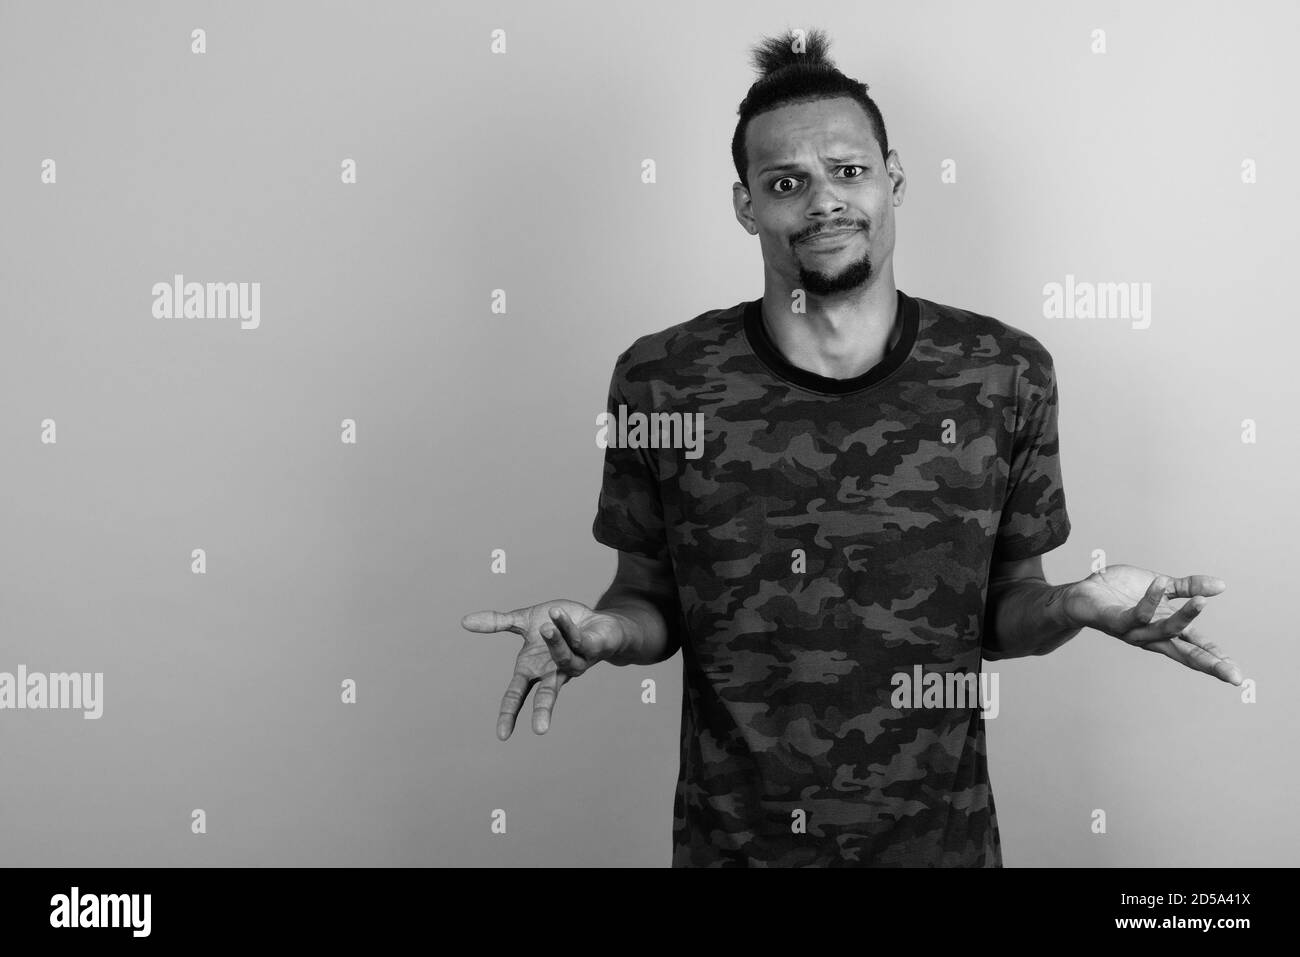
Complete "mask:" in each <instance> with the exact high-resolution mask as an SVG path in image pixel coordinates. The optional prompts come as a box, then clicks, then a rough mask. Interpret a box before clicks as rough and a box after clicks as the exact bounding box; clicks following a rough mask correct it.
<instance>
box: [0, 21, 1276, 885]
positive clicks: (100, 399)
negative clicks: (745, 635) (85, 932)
mask: <svg viewBox="0 0 1300 957" xmlns="http://www.w3.org/2000/svg"><path fill="white" fill-rule="evenodd" d="M813 27H817V28H821V29H824V30H825V31H826V32H827V35H828V36H829V37H830V38H831V41H832V47H831V55H832V56H833V57H834V59H835V62H836V64H837V65H838V66H839V67H840V68H841V69H843V70H844V71H845V72H846V73H848V74H850V75H851V76H854V77H857V78H859V79H862V80H864V81H866V82H867V83H869V84H870V89H871V94H872V96H873V97H874V98H875V99H876V101H877V102H878V103H879V104H880V106H881V109H882V111H883V113H884V117H885V120H886V122H887V124H888V131H889V141H890V145H891V146H893V147H894V148H896V149H897V150H898V153H899V157H900V159H901V162H902V165H903V168H904V169H905V171H906V174H907V177H908V188H907V194H906V200H905V202H904V203H903V205H902V206H901V207H899V208H898V209H897V210H896V216H897V248H896V256H895V265H896V278H897V282H898V286H899V288H900V289H902V290H904V291H905V292H907V293H908V294H910V295H912V296H919V297H923V298H926V299H929V300H932V301H936V302H941V303H947V304H951V305H954V306H958V307H961V308H964V309H969V310H972V311H975V312H978V313H982V314H985V315H989V316H994V317H996V318H998V319H1000V320H1001V321H1003V322H1005V323H1008V324H1010V325H1012V326H1015V327H1016V328H1019V329H1022V330H1024V331H1026V332H1028V333H1030V334H1031V335H1033V336H1034V337H1035V338H1037V339H1038V340H1039V341H1040V342H1041V343H1042V344H1043V345H1044V346H1046V348H1047V349H1048V350H1050V352H1051V355H1052V357H1053V359H1054V361H1055V369H1056V375H1057V380H1058V384H1059V409H1060V411H1059V429H1060V443H1061V445H1060V455H1061V458H1060V461H1061V467H1062V475H1063V481H1064V488H1065V496H1066V501H1067V502H1068V507H1069V514H1070V518H1071V520H1072V525H1073V530H1072V533H1071V535H1070V538H1069V540H1068V542H1067V543H1066V544H1064V545H1063V546H1061V547H1060V548H1058V549H1056V550H1054V551H1052V552H1050V553H1048V554H1047V555H1046V557H1045V561H1044V567H1045V570H1046V573H1047V577H1048V580H1049V581H1051V582H1054V583H1059V582H1067V581H1075V580H1078V579H1081V578H1083V577H1085V576H1087V575H1088V574H1089V573H1090V572H1091V571H1092V570H1093V569H1094V568H1096V567H1097V563H1098V562H1099V561H1107V562H1112V563H1114V562H1129V563H1133V564H1137V565H1141V566H1143V567H1145V568H1152V569H1159V570H1161V571H1167V572H1169V573H1172V574H1177V575H1188V574H1195V573H1205V574H1211V575H1216V576H1218V577H1221V578H1222V579H1223V580H1224V581H1226V582H1227V584H1228V589H1227V591H1226V592H1225V593H1224V594H1223V595H1222V596H1220V597H1218V598H1216V599H1214V600H1213V601H1212V602H1211V603H1210V606H1209V608H1208V609H1207V610H1206V612H1205V613H1204V614H1203V615H1202V616H1201V618H1200V619H1199V621H1198V626H1199V627H1201V628H1202V629H1203V630H1204V631H1205V632H1206V633H1207V634H1209V635H1210V636H1211V637H1212V638H1213V639H1214V640H1215V641H1216V642H1217V643H1218V644H1219V645H1220V647H1221V648H1222V649H1223V650H1224V651H1225V652H1226V653H1227V654H1229V655H1230V656H1231V657H1232V658H1233V659H1234V660H1235V661H1236V662H1238V663H1239V665H1240V666H1241V667H1242V670H1243V672H1244V674H1245V676H1246V677H1247V678H1248V679H1250V684H1249V685H1248V686H1244V687H1242V688H1236V687H1233V686H1231V685H1228V684H1226V683H1223V682H1221V681H1217V680H1215V679H1214V678H1212V677H1210V676H1207V675H1204V674H1198V673H1196V672H1194V671H1191V670H1189V669H1187V668H1184V667H1181V666H1180V665H1178V664H1176V663H1174V662H1173V661H1171V660H1170V659H1168V658H1166V657H1163V656H1161V655H1157V654H1150V653H1146V652H1143V651H1141V650H1138V649H1136V648H1132V647H1129V646H1127V645H1125V644H1124V643H1122V642H1120V641H1118V640H1116V639H1114V638H1111V637H1108V636H1106V635H1103V634H1100V633H1098V632H1095V631H1084V632H1082V633H1081V634H1080V635H1079V636H1077V637H1076V638H1075V639H1074V640H1073V641H1071V642H1070V643H1069V644H1067V645H1066V646H1065V647H1063V648H1062V649H1060V650H1059V651H1056V652H1054V653H1052V654H1050V655H1047V656H1042V657H1030V658H1024V659H1015V660H1006V661H998V662H988V663H986V665H985V667H986V668H995V669H996V670H997V672H998V673H999V675H1000V684H999V691H1000V702H999V711H998V714H997V716H996V717H994V718H991V719H989V720H988V722H987V728H988V753H989V768H990V775H991V779H992V786H993V792H994V795H995V797H996V801H997V811H998V819H999V824H1000V827H1001V839H1002V848H1003V855H1004V860H1005V863H1006V864H1007V865H1008V866H1017V865H1044V864H1046V865H1075V864H1078V865H1094V866H1133V865H1211V866H1214V865H1280V864H1291V863H1294V862H1295V861H1296V860H1297V852H1300V825H1297V823H1296V818H1295V815H1294V814H1293V813H1292V805H1293V803H1294V795H1295V791H1296V788H1297V786H1300V774H1298V773H1297V768H1296V762H1295V741H1296V738H1297V731H1300V727H1298V724H1300V722H1298V720H1297V714H1298V713H1300V712H1298V709H1297V707H1296V704H1295V694H1294V691H1295V681H1296V679H1297V677H1298V675H1297V664H1298V663H1300V642H1297V640H1296V637H1295V635H1294V634H1293V630H1294V629H1293V627H1292V617H1293V616H1292V614H1291V605H1292V600H1293V595H1292V592H1291V590H1290V589H1289V588H1288V585H1287V583H1288V581H1289V576H1290V571H1291V565H1290V560H1291V553H1290V551H1289V549H1292V548H1294V547H1295V543H1296V541H1297V539H1298V538H1300V527H1298V523H1297V509H1296V506H1295V480H1296V476H1297V474H1298V471H1300V459H1298V457H1297V449H1296V426H1295V418H1296V414H1297V411H1298V410H1300V409H1298V405H1297V389H1296V385H1295V372H1294V365H1295V356H1296V354H1297V348H1298V347H1300V333H1298V332H1297V322H1298V319H1297V312H1296V307H1295V305H1294V303H1295V295H1296V287H1295V278H1294V277H1295V275H1296V269H1295V266H1296V263H1297V261H1300V240H1298V239H1297V230H1296V228H1295V224H1296V222H1297V214H1298V213H1300V204H1298V203H1297V186H1296V182H1297V180H1296V175H1295V168H1296V165H1297V160H1298V159H1300V133H1297V129H1296V125H1295V123H1294V122H1293V121H1292V119H1291V118H1292V116H1293V114H1294V112H1295V110H1294V102H1293V101H1294V91H1295V88H1296V72H1295V59H1294V57H1295V49H1296V42H1297V38H1298V35H1300V31H1298V27H1300V10H1298V9H1297V7H1296V6H1295V5H1294V4H1290V3H1285V2H1280V0H1279V2H1275V3H1265V2H1255V3H1247V4H1245V5H1244V6H1243V5H1241V4H1231V5H1230V4H1228V3H1210V2H1197V3H1172V2H1170V3H1149V4H1142V5H1139V6H1134V5H1132V4H1125V3H1118V2H1117V3H1103V2H1095V3H1092V2H1090V3H1072V4H1041V3H1033V2H1017V3H1006V2H999V3H991V2H984V3H965V2H952V3H937V2H922V3H908V4H904V5H897V4H895V5H888V4H877V3H808V4H800V5H796V6H791V5H788V4H779V3H773V2H745V3H739V2H734V3H708V4H700V3H686V2H670V3H658V2H657V3H630V2H617V3H614V2H609V3H606V2H602V3H595V2H587V3H575V2H547V3H497V4H470V3H447V2H439V3H418V2H391V0H389V2H382V3H368V4H355V3H307V2H293V3H289V2H282V3H274V4H261V3H252V2H243V3H221V4H216V3H161V2H157V3H143V2H131V3H115V4H102V3H89V2H85V3H69V2H57V3H38V2H32V0H5V2H4V3H3V4H0V117H2V118H3V123H2V128H3V132H2V133H0V137H2V139H0V147H2V148H0V264H2V265H0V316H2V320H3V321H2V324H0V408H3V415H2V416H0V449H2V450H3V466H2V467H0V673H4V674H7V675H10V676H11V678H10V679H9V680H10V687H11V689H13V688H17V687H19V685H18V680H19V675H20V674H21V675H24V676H27V680H28V681H29V680H30V676H31V675H37V674H39V675H44V676H47V677H48V676H49V675H74V676H77V677H84V678H85V679H86V680H85V681H84V682H72V680H71V679H70V678H69V679H66V681H65V680H64V679H58V678H55V679H51V683H50V685H49V686H48V687H47V688H46V695H45V697H43V698H31V697H24V698H23V704H24V706H23V707H19V706H17V704H16V703H14V706H13V707H7V708H5V709H3V710H0V862H2V863H4V864H6V865H77V866H103V865H177V866H213V865H216V866H222V865H299V864H302V865H328V866H346V865H399V866H411V865H449V866H534V865H540V864H560V865H573V866H588V865H617V866H653V867H659V866H667V865H668V863H669V860H670V857H671V827H672V813H673V794H674V785H675V779H676V775H677V762H678V727H679V724H678V722H679V718H680V708H681V668H682V661H681V656H680V654H678V655H676V656H674V657H673V658H671V659H669V660H667V661H664V662H662V663H660V664H658V665H654V666H652V667H614V666H612V665H608V664H603V665H600V666H598V667H597V668H596V669H594V670H593V671H591V672H590V673H589V674H586V675H583V676H582V677H580V678H577V679H575V680H573V681H571V682H570V683H569V684H568V685H566V686H565V687H564V688H563V690H562V691H561V693H560V696H559V700H558V703H557V705H556V709H555V713H554V721H553V723H552V725H551V728H550V730H549V731H548V732H547V733H546V734H544V735H537V734H534V733H533V731H532V730H531V721H530V715H531V700H530V701H529V702H528V703H527V704H526V705H525V710H524V713H523V715H522V716H521V719H520V721H519V725H518V727H517V728H516V730H515V733H514V735H513V736H512V737H511V738H510V739H509V740H508V741H506V742H502V741H499V740H498V739H497V737H496V734H495V728H496V720H497V711H498V707H499V704H500V701H501V696H502V693H503V691H504V690H505V687H506V685H507V682H508V681H509V678H510V675H511V671H512V668H513V663H514V657H515V653H516V651H517V650H518V647H519V643H520V639H518V638H517V637H515V636H513V635H510V634H498V635H475V634H471V633H469V632H468V631H466V630H464V629H462V628H461V626H460V619H461V617H462V616H463V615H464V614H466V613H467V612H470V611H475V610H479V609H486V608H495V609H500V610H509V609H512V608H517V607H520V606H524V605H531V604H534V603H536V602H540V601H543V600H546V599H551V598H560V597H563V598H571V599H575V600H578V601H583V602H586V603H588V604H592V603H594V602H595V601H596V599H597V598H598V597H599V595H600V594H601V592H602V591H603V590H604V589H605V588H606V587H607V586H608V585H609V583H610V581H611V579H612V576H613V573H614V566H615V558H616V554H615V552H613V551H611V550H610V549H609V548H607V547H605V546H603V545H601V544H599V543H597V542H596V541H595V540H594V539H593V537H592V531H591V526H592V519H593V517H594V515H595V508H596V502H597V496H598V493H599V489H600V483H601V471H602V456H603V453H602V451H601V449H600V448H599V447H598V445H597V443H596V441H595V438H596V431H597V428H596V424H595V420H596V416H597V414H598V413H600V412H602V411H604V409H605V402H606V393H607V388H608V385H609V380H610V374H611V371H612V369H613V366H614V361H615V359H616V357H617V356H618V355H619V353H620V352H622V351H623V350H624V349H626V348H627V347H628V346H629V345H630V344H631V342H632V341H633V340H634V339H636V338H637V337H638V336H641V335H644V334H646V333H650V332H655V331H658V330H661V329H664V328H665V327H667V326H671V325H674V324H677V323H680V322H683V321H685V320H687V319H690V318H692V317H693V316H696V315H699V314H700V313H702V312H705V311H707V310H710V309H719V308H723V307H728V306H732V305H734V304H736V303H738V302H740V301H741V300H748V299H755V298H757V297H759V296H761V295H762V292H763V273H762V259H761V257H760V252H759V246H758V241H757V239H756V237H754V236H752V235H750V234H748V233H747V232H745V231H744V230H743V229H742V228H741V227H740V225H739V224H738V223H737V221H736V218H735V215H734V213H733V209H732V199H731V186H732V183H733V182H734V181H735V178H736V177H735V171H734V169H733V168H732V167H731V156H730V152H729V146H730V138H731V134H732V131H733V129H734V125H735V122H736V109H737V105H738V104H739V102H740V100H741V99H742V97H743V96H744V94H745V92H746V90H747V89H748V87H749V84H750V83H751V82H752V81H753V79H754V74H753V71H752V69H751V67H750V65H749V63H748V59H747V57H748V50H749V48H750V46H751V45H752V44H753V43H754V42H755V41H756V40H757V39H758V38H759V37H761V36H763V35H771V34H775V33H781V32H784V31H787V30H793V29H800V28H803V29H810V28H813ZM190 284H200V286H199V288H201V289H202V290H203V291H204V295H203V296H201V297H192V296H190V295H189V291H188V290H189V287H190ZM1089 284H1091V286H1092V287H1093V288H1095V289H1103V288H1105V289H1112V290H1113V289H1118V288H1120V287H1122V288H1123V290H1124V291H1125V294H1126V305H1125V306H1124V307H1123V308H1120V309H1117V310H1116V309H1112V310H1106V309H1073V308H1064V309H1056V308H1054V307H1053V298H1054V296H1057V297H1060V298H1059V301H1063V302H1067V303H1070V304H1075V303H1076V302H1077V301H1079V300H1078V299H1077V298H1076V296H1075V295H1074V291H1077V290H1080V289H1083V288H1085V286H1087V285H1089ZM1053 290H1056V292H1055V293H1054V292H1053ZM1129 293H1131V295H1128V294H1129ZM200 299H201V300H202V302H201V303H200V302H199V300H200ZM191 301H193V302H194V303H195V306H194V308H193V309H189V308H187V305H186V304H187V303H188V302H191ZM214 301H215V306H216V308H211V309H210V308H208V306H209V303H211V302H214ZM647 679H653V682H652V684H647V683H646V680H647ZM74 685H75V687H74ZM22 687H23V689H24V690H26V689H28V688H30V687H31V685H29V684H28V683H27V681H24V683H23V685H22ZM74 691H77V692H78V693H81V701H80V704H79V705H78V704H77V703H76V702H75V701H72V699H71V695H72V693H73V692H74ZM56 704H58V705H60V706H59V707H55V706H54V705H56ZM28 705H31V706H28ZM1098 810H1101V811H1103V812H1104V821H1105V825H1104V828H1102V829H1099V828H1098V827H1097V826H1096V824H1097V821H1098V817H1097V814H1096V812H1097V811H1098Z"/></svg>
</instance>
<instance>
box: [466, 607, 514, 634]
mask: <svg viewBox="0 0 1300 957" xmlns="http://www.w3.org/2000/svg"><path fill="white" fill-rule="evenodd" d="M523 624H524V622H523V620H522V619H521V618H520V615H519V610H518V609H517V610H515V611H472V612H470V613H469V614H468V615H466V616H465V617H464V618H462V619H461V620H460V626H461V627H462V628H464V629H465V630H466V631H476V632H478V633H479V634H484V635H486V634H491V633H492V632H497V631H513V632H514V633H515V634H517V635H521V634H523Z"/></svg>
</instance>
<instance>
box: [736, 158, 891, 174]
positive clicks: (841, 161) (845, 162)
mask: <svg viewBox="0 0 1300 957" xmlns="http://www.w3.org/2000/svg"><path fill="white" fill-rule="evenodd" d="M826 161H827V162H828V163H831V164H832V165H835V166H868V165H870V164H869V163H868V161H867V160H866V159H862V158H859V157H856V156H828V157H826ZM800 168H801V167H800V166H799V164H798V163H786V164H784V165H781V166H765V167H763V168H762V169H761V170H759V171H758V175H759V176H766V175H767V174H768V173H780V172H782V171H784V170H788V169H800Z"/></svg>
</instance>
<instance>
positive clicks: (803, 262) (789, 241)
mask: <svg viewBox="0 0 1300 957" xmlns="http://www.w3.org/2000/svg"><path fill="white" fill-rule="evenodd" d="M746 147H747V150H748V157H747V158H748V160H749V169H748V171H747V172H748V176H749V189H745V187H744V186H742V185H741V184H739V183H737V184H736V185H735V187H733V189H732V194H733V196H732V198H733V202H734V204H735V207H736V218H737V219H739V220H740V222H741V225H743V226H744V227H745V228H746V229H747V230H748V231H749V232H751V233H757V234H758V238H759V244H760V246H761V247H762V251H763V261H764V263H765V264H766V266H767V268H768V269H770V270H773V271H774V272H776V273H777V274H778V275H780V276H782V277H784V278H785V279H786V280H787V282H788V283H789V285H790V287H791V288H798V289H805V290H807V291H808V292H809V293H810V294H812V295H816V296H829V295H834V294H836V293H841V292H848V291H850V290H853V289H857V288H859V287H861V286H863V285H865V284H866V283H867V282H868V281H869V280H871V279H874V277H875V276H877V275H879V273H880V271H881V269H882V268H884V267H885V266H887V265H888V264H889V263H890V262H892V258H893V255H894V207H895V206H898V205H899V204H901V203H902V201H903V192H904V190H905V187H906V181H905V179H904V177H903V168H902V165H901V164H900V163H899V161H898V154H897V153H896V152H894V151H893V150H891V151H890V153H889V156H888V158H886V157H884V156H882V155H881V152H880V144H879V143H878V142H877V141H876V137H875V134H874V133H873V132H872V127H871V119H870V118H869V117H868V116H867V114H866V111H865V110H863V109H862V107H861V106H859V105H858V103H857V102H856V101H854V100H852V99H850V98H849V97H835V98H834V99H827V100H814V101H812V102H809V103H798V104H790V105H787V106H783V107H779V108H777V109H775V110H770V111H768V112H767V113H763V114H760V115H759V116H756V117H755V118H754V119H753V120H751V121H750V123H749V127H748V129H747V130H746ZM814 237H824V238H814Z"/></svg>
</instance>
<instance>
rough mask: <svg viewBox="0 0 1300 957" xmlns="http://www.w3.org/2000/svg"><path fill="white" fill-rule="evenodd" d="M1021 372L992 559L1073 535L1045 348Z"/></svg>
mask: <svg viewBox="0 0 1300 957" xmlns="http://www.w3.org/2000/svg"><path fill="white" fill-rule="evenodd" d="M1038 358H1039V360H1040V361H1039V362H1038V364H1037V365H1036V366H1035V367H1034V368H1033V369H1032V370H1031V371H1030V372H1029V374H1027V375H1022V376H1021V377H1020V380H1019V386H1018V389H1020V390H1022V393H1023V394H1021V395H1020V397H1019V399H1018V402H1019V408H1018V411H1017V415H1016V432H1015V436H1014V438H1013V440H1012V443H1011V461H1010V464H1009V472H1008V476H1007V493H1006V498H1005V500H1004V502H1003V505H1002V520H1001V523H1000V524H999V526H998V533H997V539H996V541H995V543H994V546H993V561H995V562H1014V561H1021V560H1023V559H1026V558H1032V557H1033V556H1034V555H1039V554H1042V553H1043V552H1046V551H1050V550H1051V549H1053V548H1056V547H1057V546H1058V545H1060V544H1062V543H1064V542H1065V540H1066V538H1068V537H1069V535H1070V517H1069V514H1068V513H1067V512H1066V508H1065V486H1064V484H1063V483H1062V479H1061V445H1060V439H1059V436H1058V435H1057V412H1058V404H1059V401H1058V393H1057V388H1056V370H1055V368H1054V367H1053V363H1052V357H1051V355H1050V354H1049V353H1048V352H1047V350H1046V349H1042V351H1041V352H1040V353H1039V356H1038Z"/></svg>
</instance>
